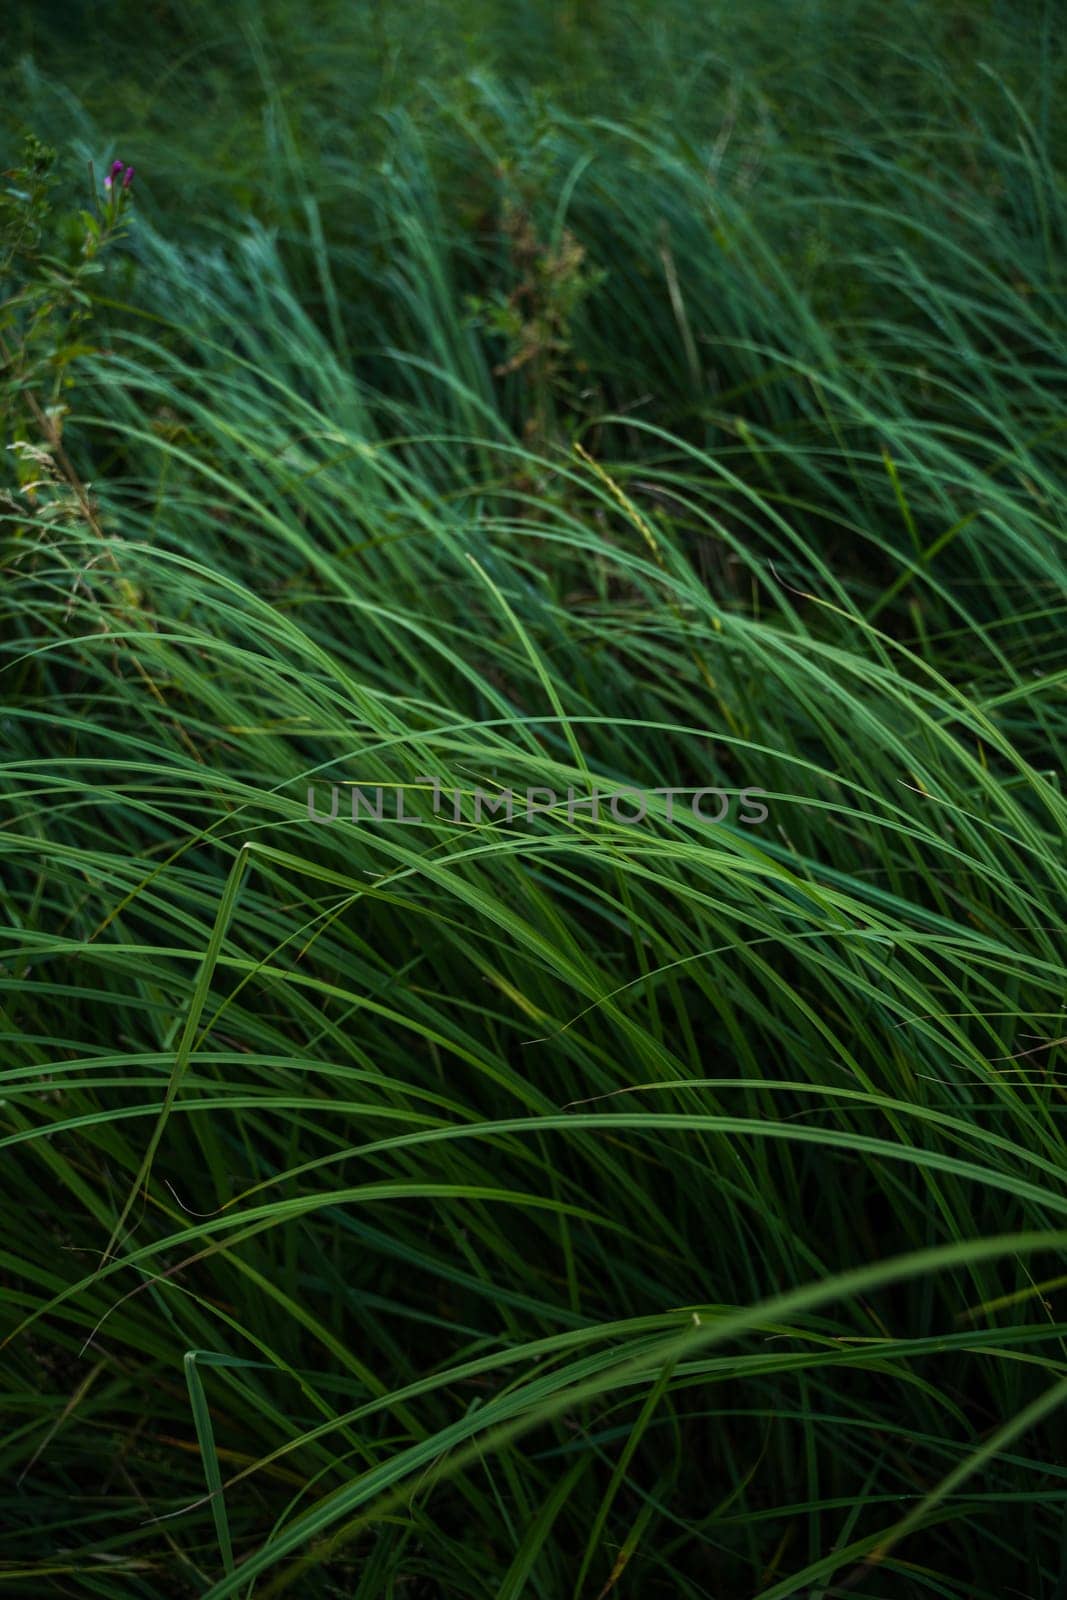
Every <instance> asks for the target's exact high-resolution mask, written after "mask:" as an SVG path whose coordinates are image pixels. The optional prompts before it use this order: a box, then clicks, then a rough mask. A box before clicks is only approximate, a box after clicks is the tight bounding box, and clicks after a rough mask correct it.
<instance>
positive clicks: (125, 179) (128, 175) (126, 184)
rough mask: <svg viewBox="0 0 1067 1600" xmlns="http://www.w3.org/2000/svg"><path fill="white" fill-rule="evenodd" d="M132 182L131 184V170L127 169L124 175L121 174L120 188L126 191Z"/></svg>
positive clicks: (130, 168)
mask: <svg viewBox="0 0 1067 1600" xmlns="http://www.w3.org/2000/svg"><path fill="white" fill-rule="evenodd" d="M132 182H133V168H132V167H127V168H126V171H125V173H124V174H123V178H122V187H123V188H124V189H128V188H129V187H130V184H131V183H132Z"/></svg>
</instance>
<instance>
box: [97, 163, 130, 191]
mask: <svg viewBox="0 0 1067 1600" xmlns="http://www.w3.org/2000/svg"><path fill="white" fill-rule="evenodd" d="M121 171H122V162H121V161H113V162H112V163H111V171H110V172H109V173H108V175H107V177H106V178H105V179H104V188H105V189H111V188H113V187H114V184H115V179H116V178H117V177H118V175H119V173H120V172H121ZM132 177H133V168H132V167H127V168H126V177H125V180H124V182H123V185H122V187H123V188H124V189H128V188H129V187H130V179H131V178H132Z"/></svg>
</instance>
